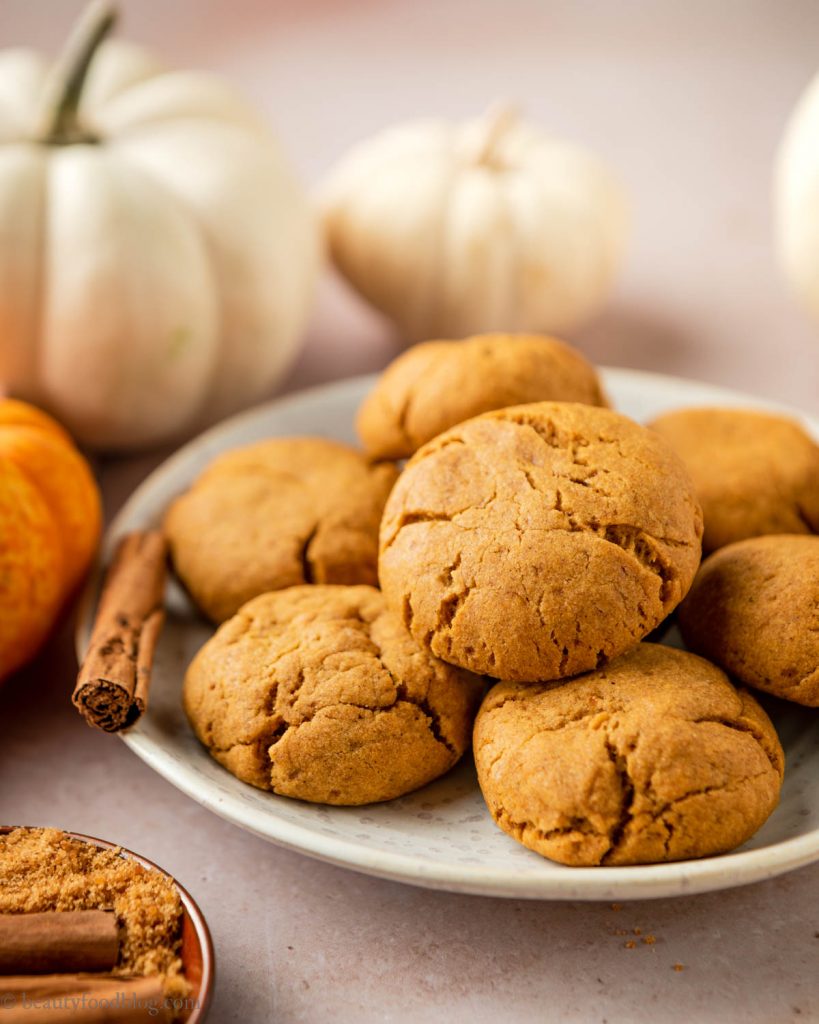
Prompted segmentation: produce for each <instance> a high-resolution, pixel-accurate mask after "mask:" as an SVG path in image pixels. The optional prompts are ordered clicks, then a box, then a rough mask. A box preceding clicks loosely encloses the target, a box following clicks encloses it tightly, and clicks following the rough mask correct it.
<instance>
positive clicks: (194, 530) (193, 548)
mask: <svg viewBox="0 0 819 1024" xmlns="http://www.w3.org/2000/svg"><path fill="white" fill-rule="evenodd" d="M397 476H398V471H397V470H396V468H395V466H394V465H392V464H390V463H381V464H380V465H377V466H374V465H371V464H370V463H369V462H368V461H367V460H366V459H365V458H364V457H363V456H362V455H361V454H360V453H359V452H357V451H356V450H355V449H353V448H349V447H348V446H347V445H344V444H339V443H338V442H336V441H327V440H324V439H323V438H317V437H288V438H274V439H272V440H269V441H260V442H258V443H257V444H251V445H248V446H247V447H244V448H238V449H236V450H234V451H230V452H227V453H226V454H224V455H221V456H219V457H218V458H217V459H215V460H214V461H213V462H212V463H211V464H210V465H209V466H208V467H207V469H206V470H205V471H204V472H203V473H202V475H201V476H200V477H199V478H198V480H196V482H195V483H194V484H193V486H192V487H191V489H190V490H189V491H187V492H186V493H185V494H183V495H182V496H181V497H179V498H177V499H176V501H174V502H173V504H172V505H171V507H170V509H169V511H168V513H167V515H166V517H165V533H166V535H167V538H168V543H169V547H170V551H171V557H172V559H173V564H174V568H175V569H176V571H177V573H178V574H179V577H180V578H181V580H182V582H183V583H184V584H185V586H186V587H187V589H188V591H189V593H190V594H191V596H192V598H193V600H194V601H195V602H196V604H197V605H198V606H199V607H200V608H201V609H202V611H203V612H204V613H205V614H206V615H208V616H209V617H210V618H211V619H213V620H214V621H215V622H223V621H224V620H225V619H227V618H229V617H230V616H231V615H233V614H234V613H235V612H236V611H238V610H239V608H241V606H242V605H243V604H244V603H245V602H246V601H249V600H250V599H251V598H252V597H256V596H257V594H263V593H265V592H266V591H268V590H279V589H282V588H284V587H290V586H295V585H297V584H299V583H348V584H354V583H368V584H375V583H376V582H377V579H378V577H377V561H378V523H379V521H380V519H381V512H382V509H383V507H384V502H385V501H386V499H387V495H388V494H389V492H390V489H391V487H392V485H393V483H394V482H395V480H396V478H397Z"/></svg>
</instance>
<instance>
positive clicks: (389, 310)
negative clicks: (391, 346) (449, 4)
mask: <svg viewBox="0 0 819 1024" xmlns="http://www.w3.org/2000/svg"><path fill="white" fill-rule="evenodd" d="M322 199H323V207H324V220H325V225H326V229H327V237H328V241H329V247H330V252H331V255H332V257H333V260H334V262H335V263H336V265H337V266H338V268H339V269H340V271H341V272H342V274H343V275H344V276H345V277H346V278H347V279H348V280H349V281H350V283H351V284H352V285H353V287H354V288H356V289H357V290H358V291H359V292H360V293H361V295H363V296H364V298H366V299H368V300H369V301H370V302H371V303H372V304H373V305H374V306H375V307H376V308H377V309H379V310H381V311H382V312H383V313H385V314H386V315H387V316H388V317H390V318H391V319H392V320H393V321H395V323H396V324H397V325H398V327H399V329H400V330H401V332H402V333H403V334H404V335H406V336H407V337H408V338H410V339H414V340H417V339H423V338H457V337H462V336H465V335H469V334H477V333H481V332H486V331H547V332H558V333H560V332H565V331H569V330H571V329H572V328H574V327H576V326H577V325H578V324H579V323H581V322H582V321H583V320H585V319H587V318H588V317H589V316H590V315H591V314H592V313H594V312H595V311H596V310H597V309H598V307H599V306H600V304H601V303H602V302H603V300H604V299H605V297H606V295H607V293H608V291H609V289H610V287H611V284H612V281H613V278H614V275H615V272H616V270H617V268H618V264H619V262H620V257H621V253H622V250H623V245H624V240H625V235H626V225H627V215H626V204H625V201H624V198H623V195H622V194H621V191H620V189H619V187H618V185H617V184H616V183H615V182H614V180H613V179H612V177H611V176H610V174H609V173H608V171H607V170H606V168H605V167H604V166H603V165H602V164H601V163H600V161H599V160H597V159H596V158H595V157H594V156H592V155H591V154H590V153H587V152H586V151H585V150H582V149H580V148H578V147H577V146H574V145H571V144H569V143H566V142H561V141H558V140H556V139H552V138H550V137H548V136H546V135H544V134H542V133H541V132H539V131H538V130H536V129H535V128H533V127H531V126H529V125H526V124H524V123H522V122H520V121H519V120H518V119H517V117H516V116H515V114H514V112H512V111H509V110H506V109H502V110H498V111H494V112H490V114H489V115H488V116H487V118H485V119H482V120H478V121H471V122H468V123H466V124H463V125H459V124H449V123H446V122H443V121H421V122H417V123H410V124H407V125H401V126H400V127H396V128H393V129H391V130H388V131H385V132H384V133H383V134H380V135H377V136H376V137H375V138H373V139H371V140H369V141H366V142H363V143H361V144H360V145H358V146H357V147H355V148H354V149H353V150H352V151H351V152H350V153H349V154H348V155H347V156H346V157H345V158H343V159H342V160H341V162H340V164H339V166H338V167H337V168H335V170H333V171H332V172H331V174H330V175H329V177H328V180H327V181H326V183H325V185H324V188H323V195H322Z"/></svg>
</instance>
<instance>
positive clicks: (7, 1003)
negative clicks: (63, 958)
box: [0, 975, 169, 1024]
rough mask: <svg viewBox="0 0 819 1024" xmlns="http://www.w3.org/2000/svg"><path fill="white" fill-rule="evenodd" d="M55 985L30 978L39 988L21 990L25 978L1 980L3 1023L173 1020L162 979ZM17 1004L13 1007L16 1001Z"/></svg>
mask: <svg viewBox="0 0 819 1024" xmlns="http://www.w3.org/2000/svg"><path fill="white" fill-rule="evenodd" d="M53 977H54V982H53V983H51V982H50V979H49V980H43V981H42V982H41V981H40V980H39V979H30V980H32V981H33V982H34V984H32V985H29V986H28V987H26V986H20V985H19V983H20V982H21V981H25V979H23V978H0V1007H2V1009H0V1019H2V1021H3V1024H59V1022H60V1021H72V1022H73V1024H134V1022H137V1021H167V1020H168V1019H169V1014H168V1007H167V1006H166V1004H165V999H164V993H163V989H162V979H161V978H160V977H158V976H157V975H154V976H152V977H147V978H112V977H111V976H110V975H103V976H101V977H98V978H93V976H92V977H90V978H88V977H82V976H80V977H77V976H76V975H75V976H72V975H65V976H64V978H65V982H66V984H69V985H73V986H74V987H72V988H65V987H63V983H62V982H61V981H60V980H59V975H56V976H53ZM12 999H13V1002H12Z"/></svg>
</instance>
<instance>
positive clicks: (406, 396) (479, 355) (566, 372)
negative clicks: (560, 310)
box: [356, 334, 606, 459]
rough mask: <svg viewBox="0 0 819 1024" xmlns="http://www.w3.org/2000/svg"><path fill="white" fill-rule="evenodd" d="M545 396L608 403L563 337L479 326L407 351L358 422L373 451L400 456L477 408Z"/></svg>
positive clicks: (379, 455) (383, 379)
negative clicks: (458, 337) (471, 333)
mask: <svg viewBox="0 0 819 1024" xmlns="http://www.w3.org/2000/svg"><path fill="white" fill-rule="evenodd" d="M543 401H558V402H583V403H586V404H588V405H606V400H605V397H604V395H603V391H602V388H601V386H600V381H599V379H598V377H597V373H596V371H595V369H594V367H593V366H592V365H591V364H590V363H589V362H588V361H587V360H586V359H584V358H583V356H582V355H581V354H580V353H579V352H577V351H576V350H575V349H573V348H571V347H570V346H569V345H566V344H565V343H564V342H562V341H558V340H557V339H556V338H548V337H545V336H543V335H538V334H479V335H476V336H475V337H473V338H466V339H465V340H463V341H427V342H424V343H423V344H420V345H415V346H414V347H413V348H411V349H409V350H408V351H406V352H404V353H403V355H400V356H399V357H398V358H397V359H396V360H395V361H394V362H393V363H391V364H390V365H389V366H388V367H387V369H386V370H385V371H384V372H383V373H382V375H381V376H380V377H379V379H378V381H377V382H376V385H375V387H374V388H373V390H372V391H371V392H370V394H369V395H368V396H367V397H366V398H365V399H364V402H363V403H362V405H361V408H360V409H359V411H358V418H357V420H356V426H357V428H358V433H359V436H360V437H361V440H362V442H363V443H364V447H365V448H366V450H367V451H368V452H369V454H370V455H371V456H373V457H374V458H378V459H403V458H408V457H409V456H410V455H412V454H413V452H415V451H417V450H418V448H420V447H421V445H422V444H426V442H427V441H430V440H431V439H432V438H433V437H436V436H437V435H438V434H440V433H442V432H443V431H444V430H448V429H449V428H450V427H453V426H455V424H456V423H462V422H463V421H464V420H467V419H470V418H471V417H473V416H478V415H480V413H483V412H490V411H491V410H492V409H503V408H505V407H506V406H509V405H523V404H525V403H528V402H543Z"/></svg>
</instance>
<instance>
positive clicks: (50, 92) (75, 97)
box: [37, 0, 117, 146]
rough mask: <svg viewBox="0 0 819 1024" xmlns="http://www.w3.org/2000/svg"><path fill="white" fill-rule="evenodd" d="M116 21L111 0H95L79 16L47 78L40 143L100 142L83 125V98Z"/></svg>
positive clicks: (115, 11) (54, 144)
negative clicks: (91, 74) (80, 110)
mask: <svg viewBox="0 0 819 1024" xmlns="http://www.w3.org/2000/svg"><path fill="white" fill-rule="evenodd" d="M116 21H117V9H116V7H115V6H114V4H113V3H111V2H110V0H92V2H91V3H90V4H89V5H88V6H87V7H86V8H85V10H84V11H83V13H82V14H81V15H80V18H79V21H78V22H77V23H76V25H75V26H74V29H73V31H72V32H71V35H70V36H69V37H68V41H67V42H66V44H65V47H64V48H63V51H62V53H61V54H60V56H59V57H58V59H57V62H56V63H55V65H54V67H53V69H52V71H51V74H50V75H49V77H48V79H47V81H46V85H45V91H44V96H43V107H42V111H43V113H42V117H41V118H40V131H39V132H38V133H37V138H38V139H39V140H40V141H41V142H43V143H46V144H47V145H52V146H65V145H70V144H71V143H74V142H96V141H98V139H96V137H95V136H94V135H93V134H92V133H90V132H88V131H86V130H85V129H83V127H82V125H81V124H80V120H79V107H80V100H81V98H82V91H83V87H84V86H85V81H86V78H87V76H88V71H89V69H90V67H91V64H92V62H93V60H94V57H95V55H96V53H97V50H98V49H99V46H100V43H102V41H103V40H104V39H105V38H106V36H107V35H108V34H109V32H110V31H111V29H112V28H113V27H114V25H115V24H116Z"/></svg>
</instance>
